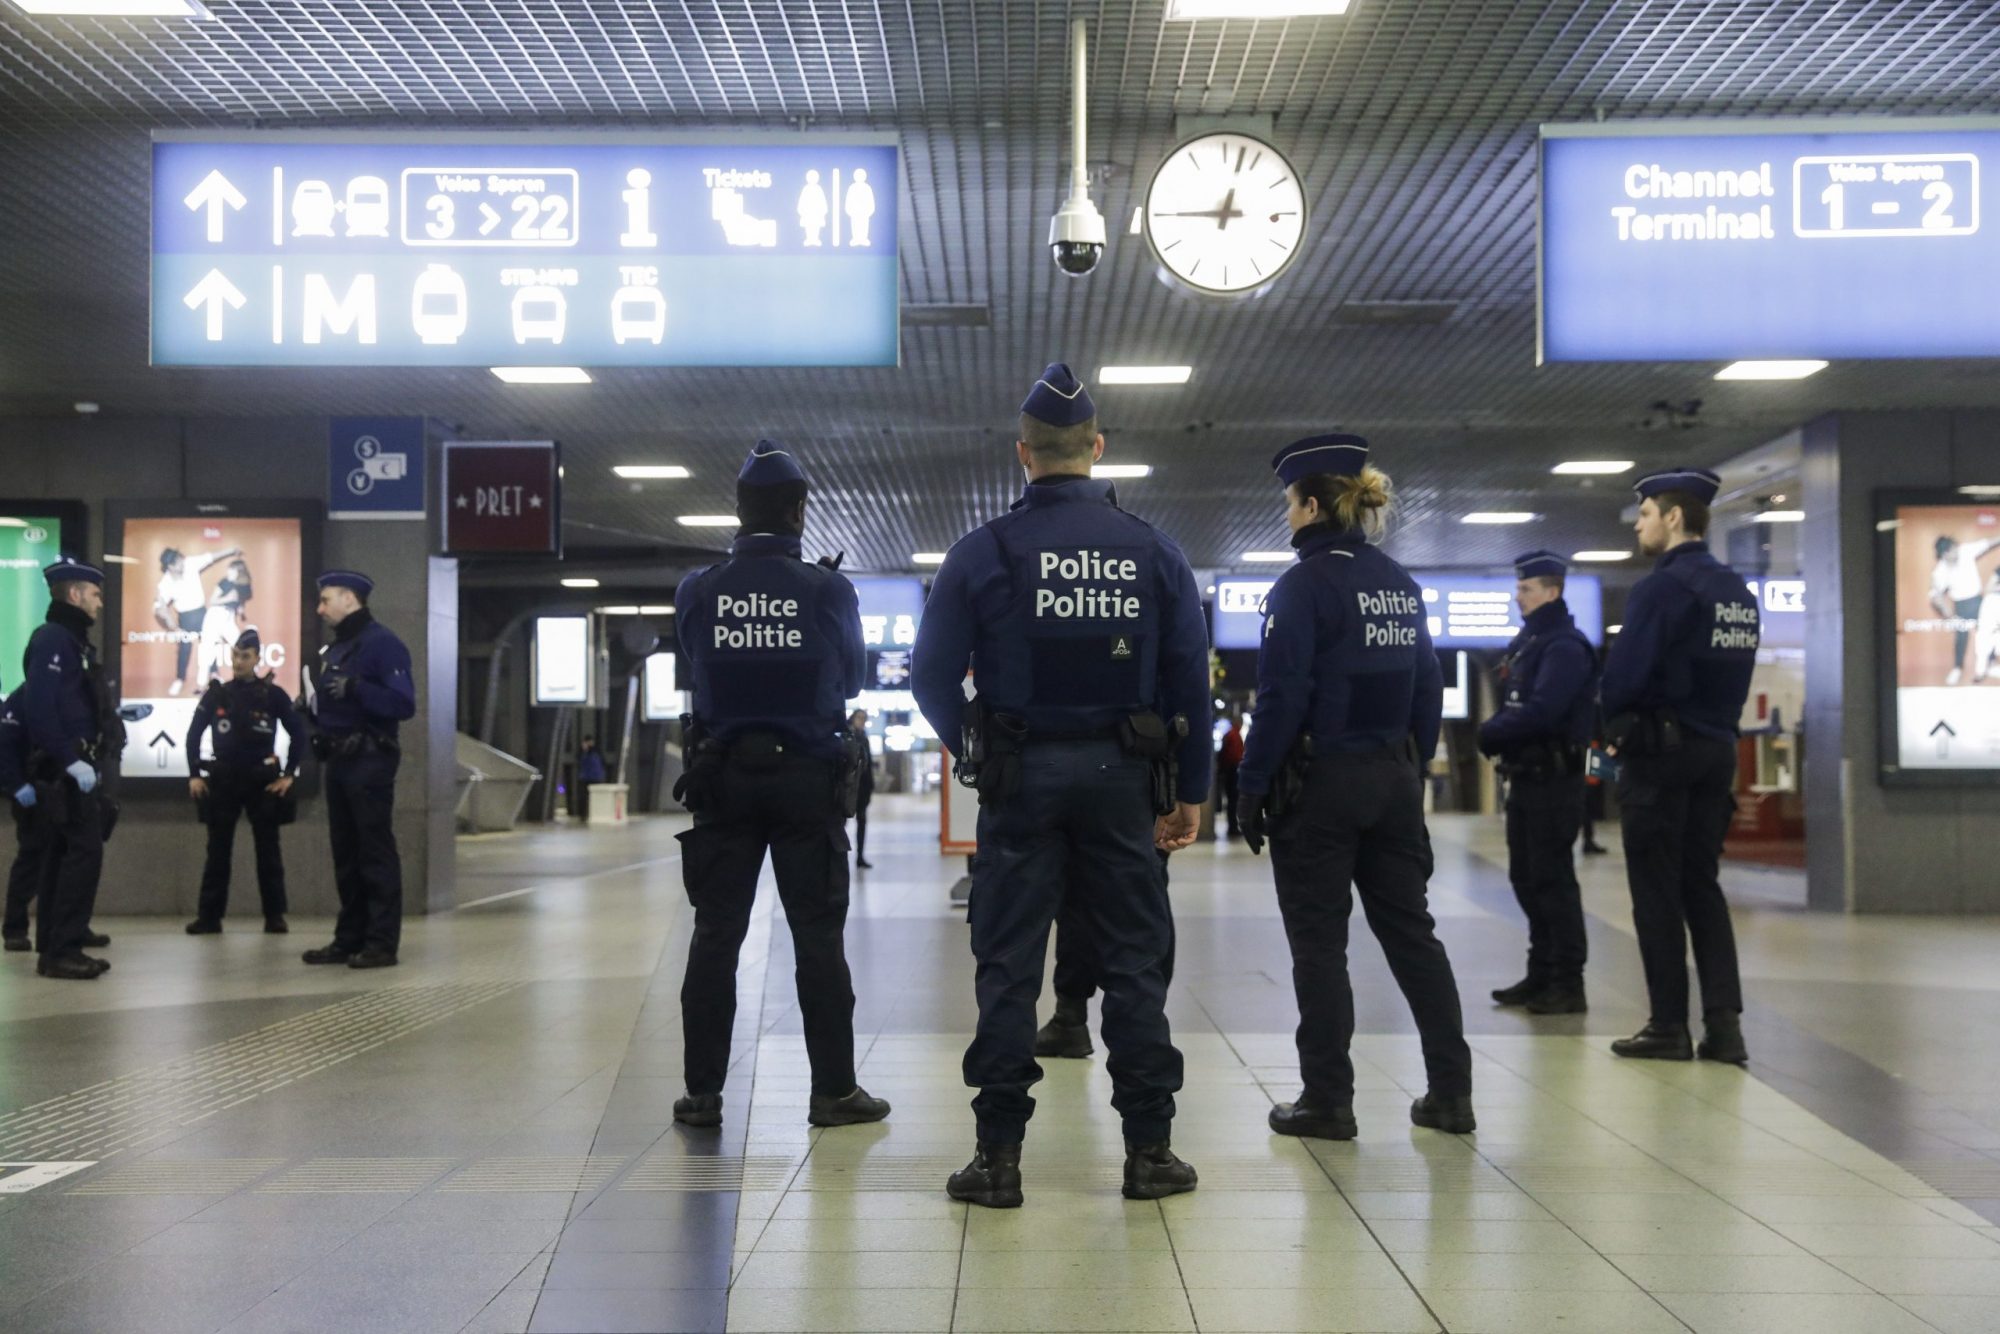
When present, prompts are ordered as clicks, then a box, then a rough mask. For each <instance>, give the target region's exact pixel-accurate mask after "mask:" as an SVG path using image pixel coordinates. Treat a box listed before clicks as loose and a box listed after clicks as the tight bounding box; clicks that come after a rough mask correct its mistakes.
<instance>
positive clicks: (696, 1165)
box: [618, 1154, 799, 1191]
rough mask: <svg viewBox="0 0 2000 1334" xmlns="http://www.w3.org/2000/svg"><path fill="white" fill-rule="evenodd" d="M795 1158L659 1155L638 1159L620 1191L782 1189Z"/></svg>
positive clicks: (789, 1179) (796, 1169)
mask: <svg viewBox="0 0 2000 1334" xmlns="http://www.w3.org/2000/svg"><path fill="white" fill-rule="evenodd" d="M798 1168H799V1160H798V1159H797V1158H792V1157H788V1156H786V1155H783V1154H751V1155H749V1156H747V1157H741V1158H737V1157H722V1156H718V1157H713V1158H686V1157H678V1156H662V1157H655V1158H642V1159H640V1160H639V1163H638V1165H637V1166H635V1167H634V1168H633V1169H632V1170H631V1171H630V1172H628V1173H626V1174H625V1179H624V1180H622V1181H620V1182H619V1183H618V1189H620V1190H658V1191H740V1190H783V1189H784V1188H785V1187H786V1186H787V1185H788V1184H790V1182H791V1180H792V1174H793V1173H794V1172H796V1171H798Z"/></svg>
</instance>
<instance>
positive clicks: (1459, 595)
mask: <svg viewBox="0 0 2000 1334" xmlns="http://www.w3.org/2000/svg"><path fill="white" fill-rule="evenodd" d="M1410 577H1411V578H1412V579H1415V580H1416V581H1417V586H1418V588H1419V589H1420V590H1421V591H1422V594H1423V599H1424V612H1425V616H1426V618H1427V619H1428V621H1429V623H1430V632H1431V642H1432V644H1433V645H1434V646H1436V647H1437V648H1440V649H1446V648H1504V647H1506V645H1507V641H1509V640H1510V639H1512V638H1513V637H1514V636H1515V635H1516V634H1517V633H1519V632H1520V629H1521V615H1520V613H1519V612H1518V611H1517V610H1515V607H1514V584H1515V582H1516V581H1515V578H1514V576H1513V575H1511V574H1440V573H1435V572H1424V571H1418V570H1412V571H1411V572H1410ZM1277 582H1278V581H1277V580H1276V579H1218V580H1216V583H1215V600H1214V602H1213V604H1212V608H1213V610H1212V620H1213V631H1212V633H1213V637H1214V644H1215V647H1216V648H1218V649H1254V648H1256V647H1257V645H1258V641H1259V640H1260V639H1261V638H1262V637H1263V634H1264V613H1263V610H1262V608H1263V605H1264V595H1265V594H1267V593H1269V592H1270V591H1271V587H1272V585H1274V584H1275V583H1277ZM1563 599H1564V601H1566V602H1567V603H1568V604H1569V610H1570V614H1571V615H1572V616H1574V617H1575V618H1576V628H1577V629H1579V630H1581V631H1582V632H1583V634H1584V637H1585V638H1587V639H1589V640H1590V642H1591V643H1593V644H1601V643H1603V642H1604V583H1603V581H1602V580H1601V579H1599V578H1598V577H1597V576H1596V575H1594V574H1572V575H1570V576H1569V578H1568V580H1567V581H1565V583H1564V585H1563Z"/></svg>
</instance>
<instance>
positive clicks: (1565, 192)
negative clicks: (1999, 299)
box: [1540, 119, 2000, 361]
mask: <svg viewBox="0 0 2000 1334" xmlns="http://www.w3.org/2000/svg"><path fill="white" fill-rule="evenodd" d="M1541 159H1542V162H1541V165H1542V170H1541V236H1540V240H1541V263H1540V276H1541V284H1540V286H1541V291H1540V357H1541V360H1543V361H1710V360H1733V359H1737V358H1821V359H1835V358H1857V357H1990V356H1995V355H2000V303H1995V302H1994V301H1992V300H1991V297H1990V292H1989V291H1988V287H1987V284H1985V283H1981V282H1978V281H1969V280H1968V278H1969V276H1970V275H1975V274H1991V273H1996V272H2000V221H1997V220H1996V219H1995V218H1994V216H1993V210H1994V203H1995V199H1994V193H1993V192H1994V190H1995V188H1996V187H1995V185H1994V173H1995V172H1996V171H2000V120H1994V119H1979V120H1974V119H1963V120H1899V121H1889V120H1883V121H1863V122H1855V121H1847V122H1840V121H1818V122H1814V121H1754V122H1742V121H1738V122H1716V121H1701V122H1687V121H1677V122H1660V121H1642V122H1632V123H1627V124H1592V125H1545V126H1543V127H1542V154H1541Z"/></svg>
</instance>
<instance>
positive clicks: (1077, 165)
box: [1069, 18, 1090, 203]
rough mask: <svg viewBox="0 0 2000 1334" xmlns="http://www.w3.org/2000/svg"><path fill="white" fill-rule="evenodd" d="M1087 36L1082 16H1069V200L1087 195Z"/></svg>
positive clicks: (1086, 197)
mask: <svg viewBox="0 0 2000 1334" xmlns="http://www.w3.org/2000/svg"><path fill="white" fill-rule="evenodd" d="M1089 40H1090V35H1089V29H1088V27H1087V25H1086V24H1085V23H1084V21H1083V20H1082V19H1081V18H1077V19H1072V20H1071V21H1070V25H1069V76H1070V77H1069V119H1070V125H1069V197H1070V202H1072V203H1075V202H1078V201H1087V200H1088V199H1089V198H1090V168H1089V165H1088V159H1086V158H1085V156H1084V122H1085V116H1086V111H1087V109H1088V106H1089V98H1088V97H1086V96H1085V92H1084V79H1085V77H1086V72H1085V71H1086V66H1087V64H1088V62H1087V61H1085V60H1084V52H1085V51H1086V49H1087V47H1086V43H1088V41H1089Z"/></svg>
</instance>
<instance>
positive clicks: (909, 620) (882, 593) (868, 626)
mask: <svg viewBox="0 0 2000 1334" xmlns="http://www.w3.org/2000/svg"><path fill="white" fill-rule="evenodd" d="M853 582H854V593H855V596H856V597H857V598H858V599H859V600H860V602H861V642H862V644H863V645H864V646H865V647H867V648H868V649H869V650H870V651H871V652H872V651H874V650H877V649H907V648H910V647H911V646H913V645H914V644H915V643H916V642H917V625H918V623H919V622H921V621H922V620H923V618H924V581H923V580H921V579H856V580H854V581H853Z"/></svg>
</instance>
